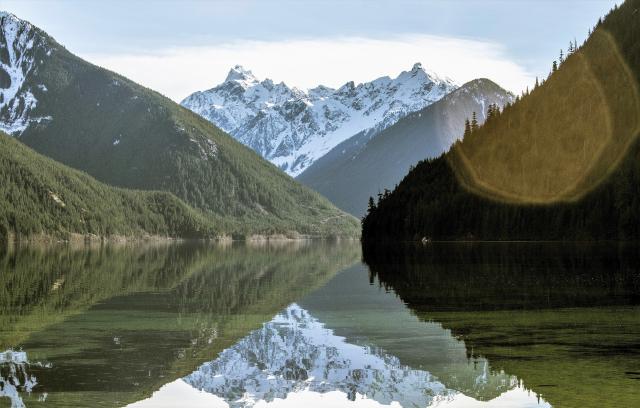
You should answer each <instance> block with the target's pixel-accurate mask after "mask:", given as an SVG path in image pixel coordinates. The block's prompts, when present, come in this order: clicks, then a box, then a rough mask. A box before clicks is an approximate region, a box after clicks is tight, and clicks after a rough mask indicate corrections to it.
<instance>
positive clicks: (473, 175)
mask: <svg viewBox="0 0 640 408" xmlns="http://www.w3.org/2000/svg"><path fill="white" fill-rule="evenodd" d="M639 9H640V1H638V0H630V1H627V2H625V3H624V4H623V5H622V6H620V7H619V8H615V9H614V10H613V11H612V12H611V13H610V14H609V15H608V16H607V17H606V18H605V19H604V21H599V22H598V24H597V26H596V28H595V30H594V32H593V34H592V35H591V36H590V37H589V39H588V40H587V41H586V42H585V44H584V45H583V46H581V47H580V48H579V49H578V48H577V47H576V44H572V46H571V49H570V52H569V53H568V56H567V57H566V59H564V58H562V57H561V59H560V64H559V67H558V63H557V62H554V64H553V69H552V73H551V74H550V76H549V78H548V79H547V80H546V81H545V82H544V83H543V84H541V85H540V86H538V87H536V88H535V89H533V90H532V91H531V92H530V93H528V94H526V95H525V96H524V97H523V98H522V99H521V100H519V101H517V102H516V103H514V104H513V105H511V106H507V107H506V108H505V109H504V111H502V112H496V111H493V112H492V115H491V117H490V118H489V119H488V120H487V122H486V123H485V124H484V126H482V127H480V128H478V129H474V130H473V131H472V132H469V134H467V135H466V137H465V138H464V140H463V141H462V142H459V143H456V145H454V147H453V148H452V149H451V150H450V151H449V152H448V153H447V154H445V155H443V156H442V157H439V158H437V159H435V160H429V161H424V162H422V163H420V164H419V165H418V166H417V167H416V168H415V169H414V170H413V171H411V172H410V173H409V174H408V175H407V177H406V178H405V179H404V180H403V181H402V182H401V183H400V185H399V186H398V188H396V189H395V191H393V192H392V193H391V194H389V195H388V196H387V197H384V198H383V199H382V200H381V201H380V202H379V203H377V205H374V208H372V209H371V211H370V213H369V214H368V216H367V217H366V219H365V220H364V223H363V235H364V239H365V241H374V240H412V239H420V238H422V237H431V238H434V239H465V238H466V239H474V238H476V239H500V240H508V239H554V240H555V239H637V238H640V164H639V163H640V144H639V142H638V140H637V136H638V130H639V129H640V98H639V96H638V95H639V92H638V80H639V74H640V45H639V44H640V43H639V42H638V41H637V39H638V38H639V37H640V17H639V16H640V13H639V12H638V10H639ZM574 48H575V50H574Z"/></svg>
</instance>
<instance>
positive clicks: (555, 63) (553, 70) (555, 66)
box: [551, 61, 558, 73]
mask: <svg viewBox="0 0 640 408" xmlns="http://www.w3.org/2000/svg"><path fill="white" fill-rule="evenodd" d="M557 70H558V62H557V61H553V64H552V65H551V72H552V73H553V72H556V71H557Z"/></svg>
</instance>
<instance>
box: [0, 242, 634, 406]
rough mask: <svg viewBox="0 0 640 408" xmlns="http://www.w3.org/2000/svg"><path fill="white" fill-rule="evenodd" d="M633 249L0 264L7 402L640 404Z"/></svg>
mask: <svg viewBox="0 0 640 408" xmlns="http://www.w3.org/2000/svg"><path fill="white" fill-rule="evenodd" d="M639 305H640V251H639V248H638V247H637V246H634V245H605V244H599V245H577V244H576V245H559V244H504V243H503V244H490V243H483V244H480V243H477V244H444V243H442V244H433V245H429V246H426V247H423V246H402V247H383V248H367V249H366V250H365V251H364V253H363V251H362V249H361V248H360V246H359V244H358V243H343V242H341V243H334V244H329V243H293V244H281V245H269V246H262V247H250V246H246V245H241V244H237V245H235V244H234V245H231V246H216V245H204V244H202V245H195V244H175V245H161V246H129V247H127V246H125V247H107V248H98V249H96V248H94V249H77V248H75V249H74V248H68V247H53V248H46V249H41V248H40V249H38V248H24V249H11V250H8V251H4V252H2V253H0V407H5V406H6V407H23V406H26V407H32V406H47V407H75V406H87V407H103V406H105V407H120V406H131V407H176V406H181V407H305V408H310V407H323V408H324V407H351V406H353V407H380V406H392V407H514V408H517V407H571V408H573V407H638V406H640V306H639Z"/></svg>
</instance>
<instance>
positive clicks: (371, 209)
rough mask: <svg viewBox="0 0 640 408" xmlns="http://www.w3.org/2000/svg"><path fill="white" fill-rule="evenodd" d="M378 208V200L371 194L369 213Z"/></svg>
mask: <svg viewBox="0 0 640 408" xmlns="http://www.w3.org/2000/svg"><path fill="white" fill-rule="evenodd" d="M375 209H376V202H375V201H374V199H373V197H371V196H369V205H368V207H367V214H371V213H372V212H373V211H375Z"/></svg>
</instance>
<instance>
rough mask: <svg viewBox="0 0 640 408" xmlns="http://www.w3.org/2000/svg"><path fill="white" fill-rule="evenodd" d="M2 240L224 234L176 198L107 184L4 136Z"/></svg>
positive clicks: (0, 158)
mask: <svg viewBox="0 0 640 408" xmlns="http://www.w3.org/2000/svg"><path fill="white" fill-rule="evenodd" d="M0 169H1V171H0V240H1V239H2V238H3V237H6V236H7V234H8V233H10V234H14V235H16V236H18V237H23V238H28V237H30V236H33V235H37V234H47V235H52V236H57V237H60V238H67V237H68V236H69V234H71V233H77V234H95V235H99V236H111V235H122V236H129V237H140V236H143V235H163V236H172V237H178V236H179V237H192V238H206V237H214V236H216V235H218V234H220V233H222V231H224V227H225V225H224V224H223V223H222V222H221V221H220V220H214V219H213V218H212V217H204V216H202V215H201V214H200V213H199V212H198V211H196V210H193V209H192V208H190V207H189V206H188V205H186V204H185V203H184V202H183V201H182V200H180V199H178V198H176V197H175V196H174V195H173V194H170V193H166V192H153V191H148V192H147V191H144V192H141V191H134V190H126V189H122V188H116V187H111V186H107V185H105V184H103V183H100V182H98V181H96V180H95V179H93V178H91V177H90V176H88V175H86V174H84V173H82V172H79V171H77V170H73V169H70V168H68V167H66V166H64V165H62V164H60V163H57V162H55V161H53V160H51V159H48V158H46V157H44V156H42V155H40V154H38V153H36V152H34V151H33V150H31V149H30V148H28V147H27V146H25V145H23V144H22V143H20V142H18V141H16V140H14V139H13V138H11V137H10V136H7V135H6V134H4V133H2V132H0Z"/></svg>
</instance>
